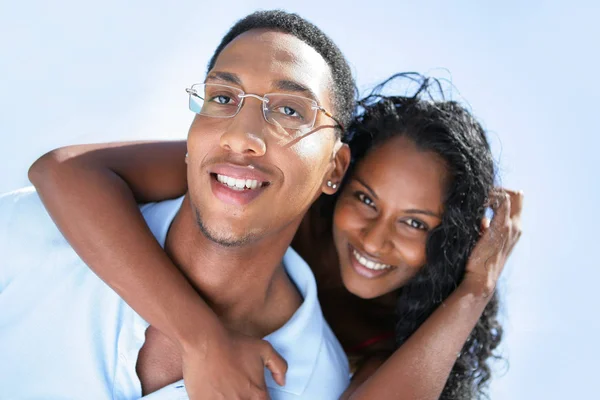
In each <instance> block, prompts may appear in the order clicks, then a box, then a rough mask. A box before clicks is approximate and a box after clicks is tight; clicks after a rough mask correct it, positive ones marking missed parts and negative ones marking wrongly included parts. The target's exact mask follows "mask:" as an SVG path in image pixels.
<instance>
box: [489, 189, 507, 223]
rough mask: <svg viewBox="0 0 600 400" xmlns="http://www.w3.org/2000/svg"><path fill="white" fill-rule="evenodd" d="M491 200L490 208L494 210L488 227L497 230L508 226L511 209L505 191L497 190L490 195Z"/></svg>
mask: <svg viewBox="0 0 600 400" xmlns="http://www.w3.org/2000/svg"><path fill="white" fill-rule="evenodd" d="M491 200H492V204H491V205H490V206H491V207H492V209H493V210H494V217H493V218H492V222H491V224H490V226H491V227H492V228H494V229H497V228H500V227H502V226H506V225H508V222H509V219H510V209H511V202H510V196H509V194H508V193H507V192H506V191H505V190H502V189H498V190H495V191H494V192H493V193H492V197H491Z"/></svg>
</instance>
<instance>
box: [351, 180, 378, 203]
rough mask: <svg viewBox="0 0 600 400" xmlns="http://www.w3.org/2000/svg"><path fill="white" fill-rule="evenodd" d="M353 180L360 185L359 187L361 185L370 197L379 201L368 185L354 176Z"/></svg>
mask: <svg viewBox="0 0 600 400" xmlns="http://www.w3.org/2000/svg"><path fill="white" fill-rule="evenodd" d="M353 179H354V180H355V181H357V182H358V183H360V184H361V185H363V186H364V187H365V188H367V190H368V191H369V193H371V196H373V197H375V199H377V200H379V197H377V195H376V194H375V191H374V190H373V189H371V188H370V187H369V185H367V184H366V183H365V182H364V181H363V180H362V179H360V178H359V177H357V176H355V177H354V178H353Z"/></svg>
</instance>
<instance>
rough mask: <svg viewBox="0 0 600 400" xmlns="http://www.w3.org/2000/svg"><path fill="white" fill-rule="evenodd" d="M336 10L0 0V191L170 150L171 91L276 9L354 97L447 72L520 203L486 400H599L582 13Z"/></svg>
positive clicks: (174, 121) (181, 122) (566, 9)
mask: <svg viewBox="0 0 600 400" xmlns="http://www.w3.org/2000/svg"><path fill="white" fill-rule="evenodd" d="M336 3H337V4H336ZM349 3H350V2H341V1H340V2H326V1H312V0H310V1H309V0H303V1H300V2H274V1H245V2H242V1H233V0H228V1H218V2H210V3H209V2H201V1H173V2H171V4H168V3H167V2H166V1H143V2H142V1H130V2H123V1H116V0H104V1H97V2H89V1H55V2H45V1H20V2H16V1H12V2H9V1H7V0H1V2H0V137H1V139H2V140H1V141H0V191H6V190H9V189H14V188H17V187H20V186H22V185H25V184H26V183H27V177H26V171H27V168H28V166H29V164H30V163H31V162H32V161H33V160H35V158H36V157H38V156H39V155H41V154H42V153H44V152H45V151H47V150H50V149H52V148H54V147H57V146H61V145H66V144H71V143H83V142H97V141H110V140H124V139H142V138H144V139H147V138H182V137H184V136H185V134H186V131H187V127H188V124H189V122H190V120H191V118H192V115H191V114H190V113H189V111H187V109H186V97H185V93H184V91H183V89H184V88H185V87H186V86H187V85H189V84H191V83H194V82H198V81H201V80H202V79H203V76H204V72H205V65H206V62H207V61H208V58H209V57H210V55H211V54H212V51H213V50H214V48H215V46H216V45H217V43H218V41H219V40H220V38H221V36H222V35H223V34H224V33H225V31H226V30H227V28H228V27H229V26H230V25H231V24H232V23H233V22H234V21H235V20H236V19H238V18H240V17H243V16H244V15H245V14H247V13H249V12H251V11H254V10H255V9H258V8H263V9H268V8H274V7H282V6H285V7H286V8H287V9H288V10H291V11H296V12H298V13H300V14H301V15H303V16H305V17H306V18H308V19H309V20H311V21H313V22H314V23H316V24H317V25H318V26H320V27H321V28H322V29H323V30H324V31H325V32H326V33H328V34H329V35H330V36H331V37H332V38H333V39H334V40H335V41H336V42H337V43H338V44H339V46H340V47H341V49H342V50H343V51H344V52H345V54H346V56H347V57H348V59H349V60H350V61H351V62H352V65H353V68H354V71H355V73H356V76H357V77H358V82H359V86H360V87H361V88H367V87H369V86H371V85H373V84H375V83H377V82H378V81H380V80H381V79H383V78H385V77H387V76H388V75H390V74H392V73H394V72H397V71H410V70H414V71H422V72H433V73H436V74H437V75H442V76H446V77H448V76H449V75H448V74H447V73H446V72H444V71H442V70H440V69H441V68H446V69H448V70H449V71H450V72H451V76H452V80H453V82H454V84H455V85H456V86H457V87H458V88H459V89H460V92H461V95H462V97H464V98H465V99H468V101H469V103H470V105H471V107H472V109H473V111H474V113H475V114H476V115H477V116H478V117H479V118H480V119H481V120H482V121H483V122H484V124H485V127H486V128H487V129H488V130H489V132H490V135H491V138H492V141H493V142H494V149H495V154H496V157H497V159H498V160H499V162H500V165H501V172H502V175H501V176H502V182H503V184H504V185H506V186H508V187H512V188H517V189H522V190H524V191H525V195H526V203H525V215H524V236H523V238H522V239H521V242H520V243H519V246H518V248H517V249H516V251H515V253H514V254H513V257H512V259H511V262H510V263H509V265H508V267H507V270H506V271H505V274H504V278H505V282H504V287H503V290H502V292H503V295H504V298H505V301H506V309H505V311H504V314H505V317H504V318H505V326H506V336H505V341H504V354H505V356H507V357H508V359H509V364H510V366H509V369H508V372H507V373H506V374H505V375H504V376H503V377H498V378H496V379H495V380H494V383H493V385H492V398H493V399H506V400H520V399H523V400H531V399H592V398H600V395H599V394H597V393H596V392H597V390H596V388H597V386H598V385H597V384H596V382H597V381H598V368H597V360H598V358H599V357H600V351H599V350H598V345H597V343H598V340H597V335H598V330H599V328H600V324H599V323H598V319H597V315H598V312H597V305H598V301H597V297H598V292H599V290H598V288H597V286H598V281H599V280H600V268H598V261H597V251H594V250H593V249H594V248H596V246H597V245H596V243H595V236H596V231H597V227H598V222H599V219H598V216H597V212H596V210H595V206H596V205H597V202H598V200H599V197H600V196H599V187H598V186H599V185H598V178H597V177H596V174H597V173H598V172H600V170H599V169H598V167H597V166H596V164H597V162H598V158H599V157H598V156H597V154H596V152H597V149H598V145H599V144H600V140H599V139H598V135H599V134H600V132H599V129H598V123H597V115H598V113H599V112H598V110H597V107H598V106H599V105H600V104H599V101H598V100H599V97H600V95H599V89H600V85H599V84H598V81H597V74H598V72H599V71H600V62H599V58H598V39H599V38H600V29H599V28H598V25H599V24H600V22H599V20H598V16H599V15H600V13H599V11H600V6H598V5H595V4H594V2H593V1H588V2H585V1H570V2H566V1H563V2H558V1H546V2H543V1H527V2H525V1H513V0H509V1H501V2H482V1H454V2H450V1H418V2H417V1H398V0H396V1H389V2H384V1H374V0H369V1H366V2H362V3H359V2H357V3H356V4H357V5H349ZM334 4H335V5H334ZM596 4H597V3H596Z"/></svg>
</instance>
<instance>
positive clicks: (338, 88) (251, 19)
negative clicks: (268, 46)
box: [208, 10, 356, 127]
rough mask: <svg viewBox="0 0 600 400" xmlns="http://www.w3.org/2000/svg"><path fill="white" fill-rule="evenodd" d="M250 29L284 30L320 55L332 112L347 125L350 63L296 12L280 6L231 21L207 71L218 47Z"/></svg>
mask: <svg viewBox="0 0 600 400" xmlns="http://www.w3.org/2000/svg"><path fill="white" fill-rule="evenodd" d="M252 29H267V30H270V31H277V32H283V33H288V34H290V35H293V36H295V37H297V38H298V39H300V40H302V41H303V42H304V43H306V44H308V45H309V46H310V47H312V48H313V49H315V50H316V51H317V53H319V54H320V55H321V57H323V59H324V60H325V62H327V64H328V65H329V68H330V69H331V76H332V77H333V86H334V87H333V88H332V95H333V107H334V109H333V113H334V115H335V117H336V118H337V119H338V120H339V121H340V122H341V123H342V124H343V126H345V127H347V126H348V125H349V124H350V121H351V119H352V116H353V114H354V110H355V99H356V85H355V83H354V78H353V77H352V72H351V71H350V66H349V65H348V62H347V61H346V58H345V57H344V55H343V54H342V52H341V51H340V49H339V48H338V47H337V46H336V45H335V43H333V41H332V40H331V39H330V38H329V37H327V35H325V33H323V31H321V30H320V29H319V28H317V27H316V26H315V25H313V24H312V23H310V22H308V21H307V20H305V19H304V18H302V17H300V16H299V15H297V14H293V13H288V12H286V11H282V10H270V11H256V12H254V13H252V14H250V15H248V16H246V17H245V18H242V19H241V20H239V21H238V22H236V23H235V25H233V26H232V27H231V29H230V30H229V32H227V34H226V35H225V36H224V37H223V39H222V40H221V43H220V44H219V46H218V47H217V49H216V50H215V52H214V54H213V56H212V58H211V59H210V61H209V63H208V71H210V70H211V69H212V68H213V67H214V65H215V62H216V61H217V57H218V56H219V54H221V51H223V49H224V48H225V46H227V45H228V44H229V43H231V42H232V41H233V40H234V39H235V38H236V37H238V36H239V35H241V34H242V33H245V32H248V31H250V30H252Z"/></svg>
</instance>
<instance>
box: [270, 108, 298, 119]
mask: <svg viewBox="0 0 600 400" xmlns="http://www.w3.org/2000/svg"><path fill="white" fill-rule="evenodd" d="M275 111H277V112H278V113H280V114H283V115H285V116H286V117H293V118H302V115H300V114H299V113H298V111H296V110H294V109H293V108H292V107H288V106H281V107H278V108H277V109H275Z"/></svg>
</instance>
